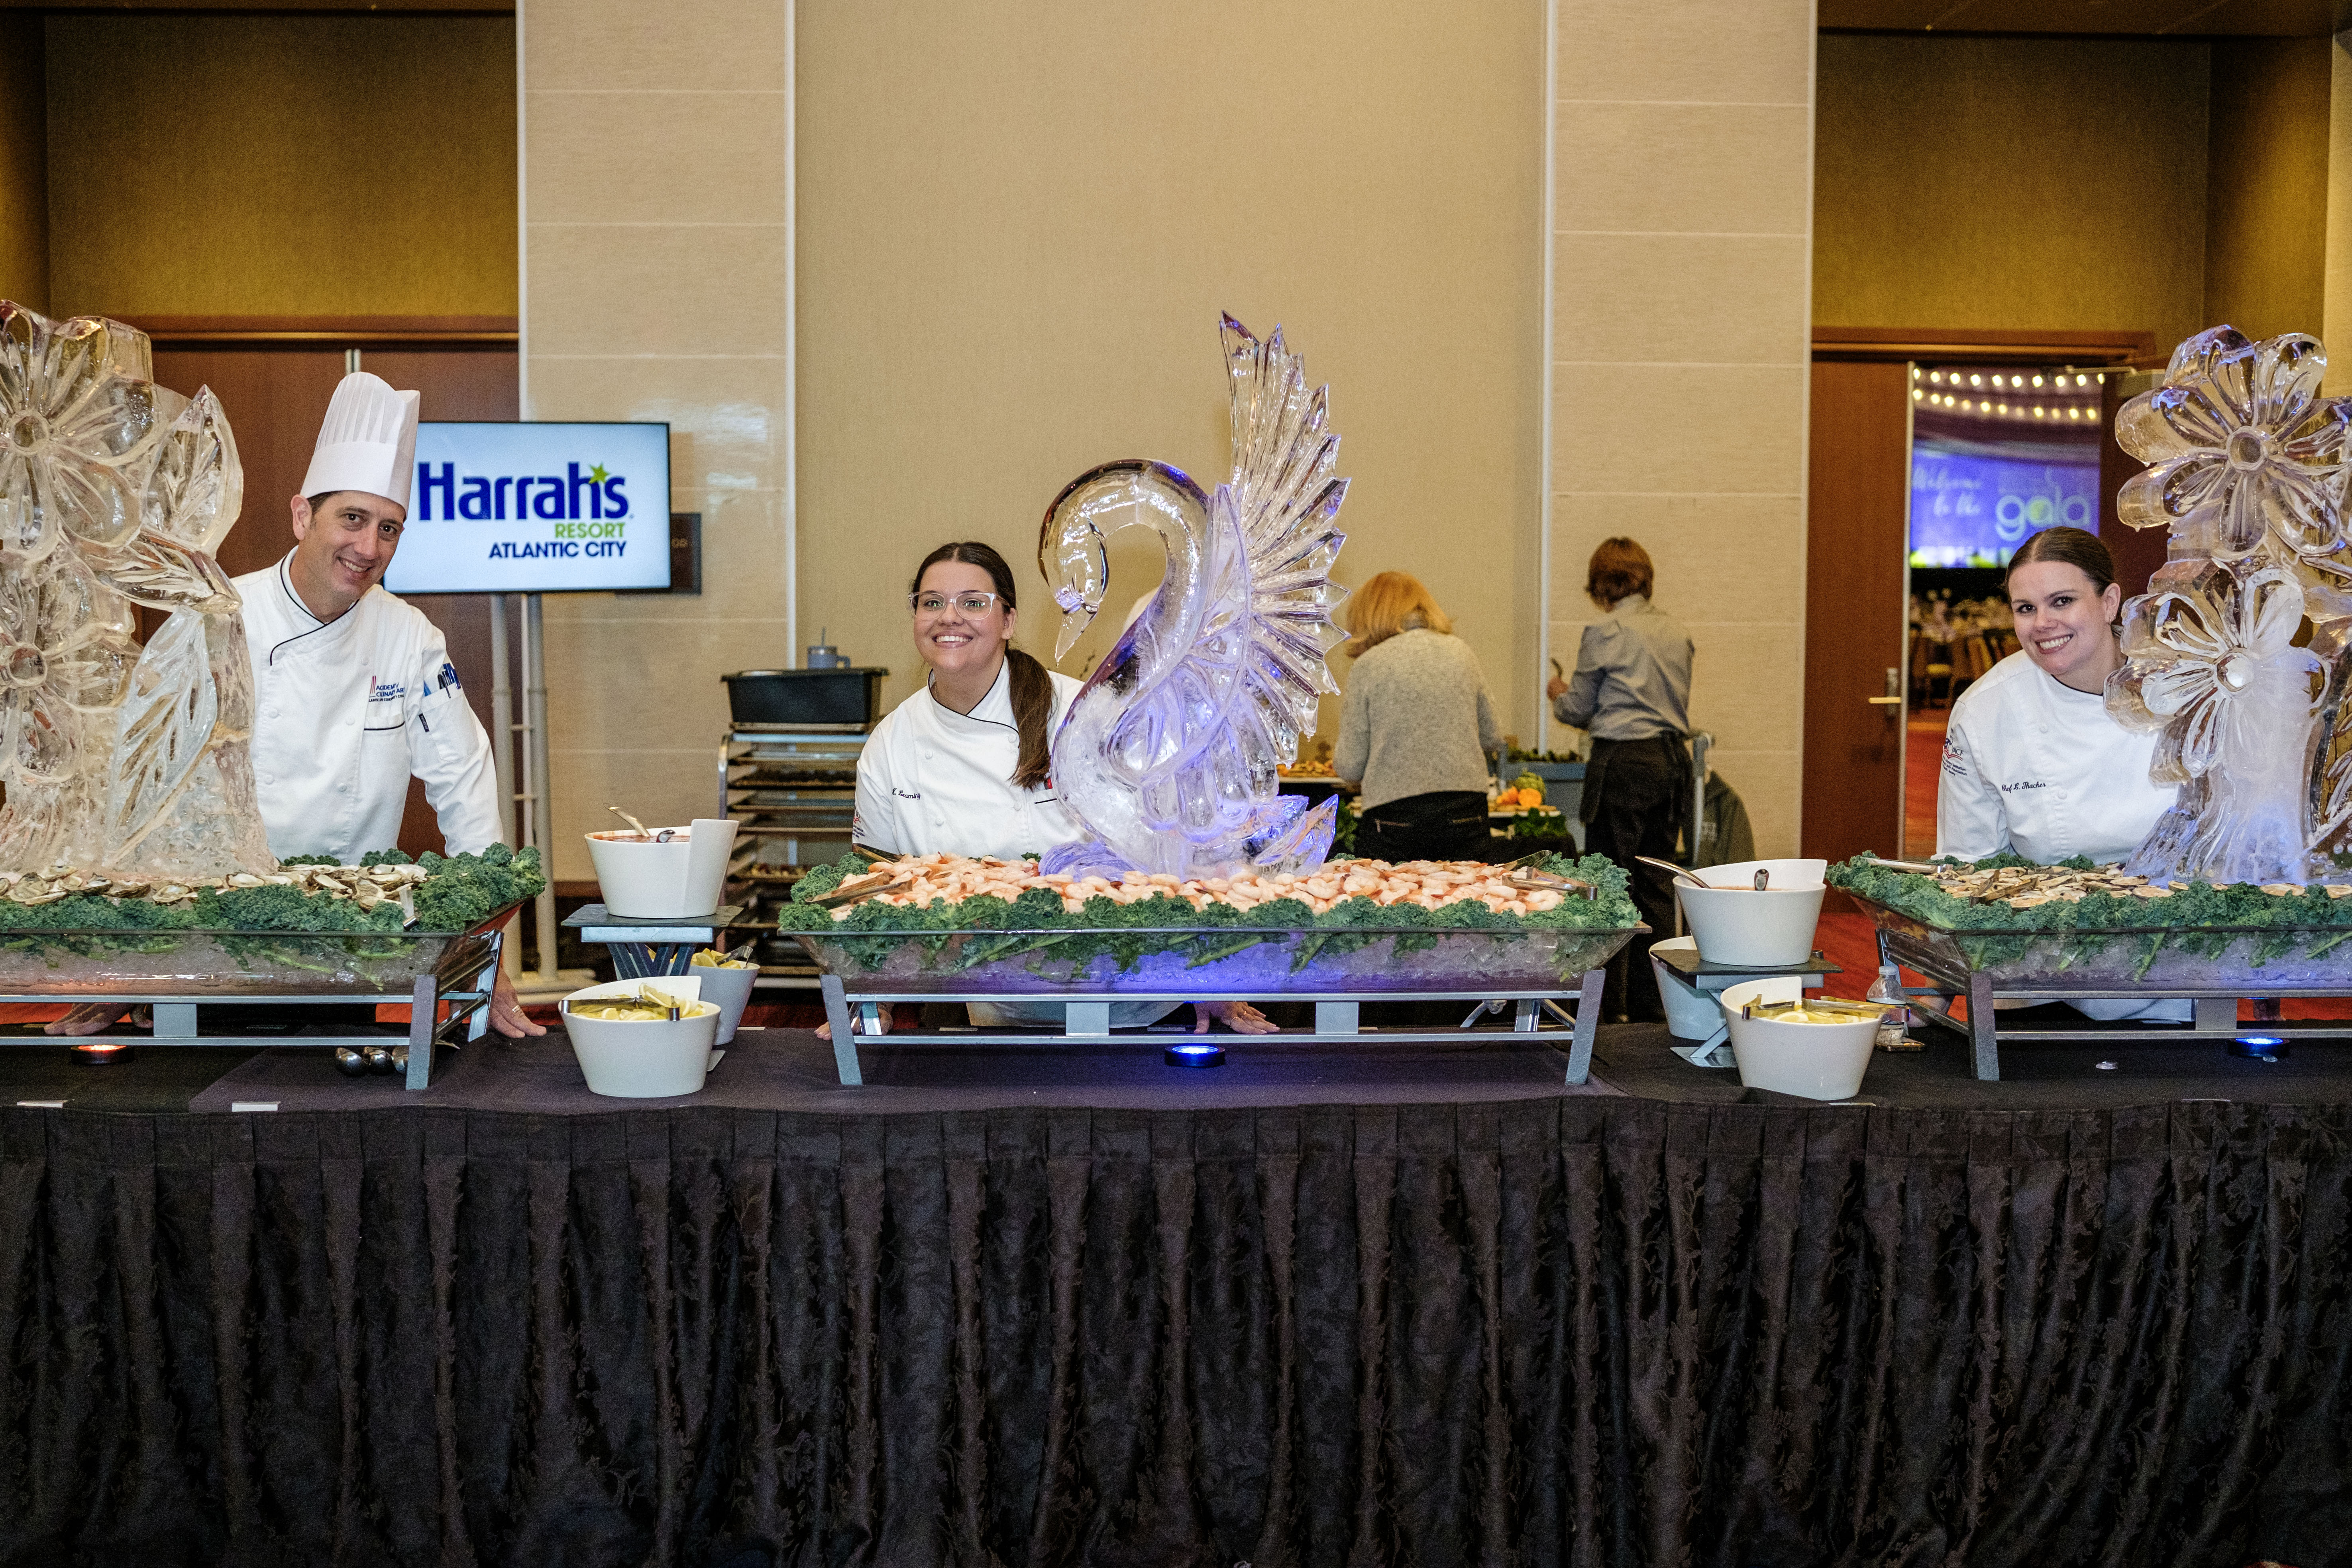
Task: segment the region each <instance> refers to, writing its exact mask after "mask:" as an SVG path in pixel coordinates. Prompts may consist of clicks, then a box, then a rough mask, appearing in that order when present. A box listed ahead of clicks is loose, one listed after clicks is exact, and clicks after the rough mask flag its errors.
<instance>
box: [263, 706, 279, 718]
mask: <svg viewBox="0 0 2352 1568" xmlns="http://www.w3.org/2000/svg"><path fill="white" fill-rule="evenodd" d="M261 713H262V717H264V718H266V719H275V718H277V717H278V710H277V709H275V708H264V709H263V710H261Z"/></svg>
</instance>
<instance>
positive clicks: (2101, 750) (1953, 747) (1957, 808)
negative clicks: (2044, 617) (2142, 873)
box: [1936, 651, 2178, 866]
mask: <svg viewBox="0 0 2352 1568" xmlns="http://www.w3.org/2000/svg"><path fill="white" fill-rule="evenodd" d="M2156 742H2157V737H2156V735H2155V733H2154V732H2153V731H2147V732H2137V731H2130V730H2126V729H2125V728H2124V727H2123V726H2122V725H2120V724H2118V723H2116V721H2114V720H2113V719H2111V718H2109V717H2108V716H2107V708H2106V703H2105V700H2104V699H2102V698H2101V697H2099V696H2098V695H2097V694H2096V693H2095V692H2089V691H2077V690H2075V689H2074V688H2073V687H2071V686H2068V685H2066V684H2065V683H2063V681H2061V680H2059V679H2057V678H2055V677H2054V676H2053V675H2051V674H2050V673H2049V672H2048V671H2046V670H2044V669H2043V668H2042V667H2041V666H2040V665H2038V664H2035V663H2034V662H2033V660H2032V658H2028V657H2027V656H2026V655H2025V654H2024V653H2023V652H2022V651H2020V652H2017V653H2013V654H2011V655H2010V656H2009V657H2008V658H2004V659H2002V660H2001V661H2000V663H1999V664H1996V665H1994V666H1993V667H1992V668H1991V669H1990V670H1989V671H1987V672H1986V673H1985V674H1984V675H1983V676H1982V677H1980V678H1979V679H1978V680H1977V681H1976V682H1975V683H1974V684H1973V685H1971V686H1970V687H1969V689H1967V690H1966V691H1964V692H1962V693H1960V700H1958V702H1955V703H1953V704H1952V722H1951V727H1950V728H1949V729H1948V731H1946V732H1945V737H1944V770H1943V777H1942V779H1941V780H1940V781H1939V782H1938V784H1937V790H1936V853H1937V854H1938V855H1956V856H1958V857H1959V858H1961V859H1963V860H1981V859H1983V858H1985V857H1986V856H1988V855H1997V854H1999V853H2000V852H2001V851H2002V850H2004V849H2008V850H2012V851H2014V852H2015V853H2017V854H2019V855H2022V856H2024V857H2025V858H2027V859H2029V860H2032V861H2036V862H2039V863H2040V864H2042V865H2044V866H2047V865H2051V864H2053V863H2054V862H2057V861H2060V860H2064V859H2068V858H2072V857H2074V856H2076V855H2087V856H2089V857H2090V858H2092V859H2093V860H2095V861H2096V862H2098V863H2099V864H2101V865H2105V864H2107V863H2108V862H2110V861H2116V860H2121V859H2123V858H2126V856H2128V855H2129V854H2130V853H2131V852H2132V851H2133V850H2135V849H2137V848H2138V847H2139V844H2140V840H2141V839H2143V838H2146V837H2147V835H2148V830H2149V829H2150V828H2152V827H2154V826H2156V819H2157V818H2158V817H2159V816H2163V815H2164V813H2165V811H2166V810H2167V809H2168V808H2169V807H2170V806H2171V805H2172V801H2173V796H2174V795H2176V794H2177V793H2178V790H2177V786H2175V785H2172V784H2152V783H2150V782H2149V780H2148V776H2147V768H2148V763H2149V761H2150V759H2151V758H2153V757H2154V756H2155V754H2156Z"/></svg>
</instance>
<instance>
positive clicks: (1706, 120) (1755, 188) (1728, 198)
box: [1558, 89, 1812, 234]
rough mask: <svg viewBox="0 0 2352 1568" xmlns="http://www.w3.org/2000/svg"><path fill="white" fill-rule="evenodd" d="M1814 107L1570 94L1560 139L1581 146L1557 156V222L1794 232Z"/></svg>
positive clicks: (1609, 228)
mask: <svg viewBox="0 0 2352 1568" xmlns="http://www.w3.org/2000/svg"><path fill="white" fill-rule="evenodd" d="M1594 90H1598V89H1594ZM1811 114H1812V110H1811V107H1810V106H1809V105H1807V104H1804V103H1801V102H1800V103H1723V104H1717V103H1698V104H1694V103H1621V102H1613V101H1612V102H1601V103H1588V102H1579V101H1573V100H1571V101H1567V102H1563V103H1561V104H1560V105H1559V111H1558V120H1559V128H1558V135H1559V146H1560V147H1561V148H1562V149H1563V150H1571V149H1572V150H1573V152H1574V156H1573V157H1570V158H1566V159H1564V160H1562V162H1561V163H1560V165H1559V212H1558V218H1559V226H1561V227H1562V228H1563V229H1580V230H1585V231H1590V232H1593V233H1609V232H1617V233H1626V232H1642V233H1655V234H1708V233H1713V234H1759V233H1770V234H1786V233H1788V232H1790V228H1789V223H1790V215H1792V214H1793V215H1796V216H1799V217H1801V216H1803V214H1804V211H1805V205H1806V200H1807V197H1806V192H1807V189H1808V182H1809V181H1810V180H1811V171H1812V148H1811V145H1810V144H1809V142H1808V140H1807V135H1808V132H1807V128H1808V126H1809V125H1810V124H1811ZM1797 232H1799V233H1802V232H1803V228H1802V225H1801V224H1800V225H1799V226H1798V229H1797Z"/></svg>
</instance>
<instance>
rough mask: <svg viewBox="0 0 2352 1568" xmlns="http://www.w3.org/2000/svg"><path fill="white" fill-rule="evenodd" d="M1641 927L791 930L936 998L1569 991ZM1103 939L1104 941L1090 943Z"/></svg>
mask: <svg viewBox="0 0 2352 1568" xmlns="http://www.w3.org/2000/svg"><path fill="white" fill-rule="evenodd" d="M1641 930H1643V927H1640V926H1626V927H1622V928H1611V929H1601V930H1589V931H1576V930H1561V929H1558V928H1549V929H1538V930H1532V931H1492V930H1478V929H1471V930H1463V931H1398V930H1396V929H1395V928H1394V927H1381V928H1378V929H1365V930H1357V929H1346V930H1332V929H1329V928H1327V927H1307V928H1292V929H1282V928H1276V929H1262V928H1257V927H1236V926H1208V927H1199V926H1164V927H1154V928H1149V929H1132V930H1119V931H1034V930H1032V931H925V932H919V933H912V934H909V933H906V932H900V931H839V932H834V933H825V932H822V931H793V932H792V933H790V934H792V935H793V936H794V937H797V938H798V939H799V941H800V943H801V945H802V947H803V948H804V949H806V950H807V952H808V954H809V956H810V957H811V958H812V959H814V960H815V962H816V964H817V966H818V967H819V968H820V969H823V970H824V971H825V973H829V974H836V975H839V976H840V977H841V978H842V980H843V982H844V983H845V984H846V985H847V987H848V988H849V989H850V990H852V991H856V990H858V989H860V988H861V987H865V988H873V989H888V990H892V991H897V992H900V993H905V992H927V991H928V992H936V993H938V994H942V995H961V994H970V993H986V994H1000V993H1001V994H1017V993H1022V992H1037V991H1070V990H1074V989H1076V990H1087V989H1094V988H1099V989H1101V990H1102V991H1103V992H1105V993H1106V994H1118V993H1120V992H1127V991H1169V990H1188V989H1190V990H1198V991H1201V992H1202V993H1210V992H1231V993H1234V994H1250V995H1265V994H1274V993H1279V992H1293V993H1298V994H1312V993H1315V992H1323V991H1449V992H1450V991H1478V990H1481V989H1488V988H1491V989H1492V990H1496V991H1556V990H1562V989H1566V990H1573V989H1575V986H1576V982H1577V979H1578V977H1580V976H1581V975H1582V974H1583V973H1585V972H1586V971H1587V970H1591V969H1598V968H1600V967H1601V965H1602V964H1604V963H1608V962H1609V960H1610V957H1611V956H1612V954H1614V953H1615V952H1617V950H1618V949H1619V948H1621V947H1622V946H1624V945H1625V943H1626V942H1628V941H1630V940H1631V939H1632V938H1633V933H1634V932H1635V931H1641ZM1106 942H1108V943H1111V944H1116V945H1115V946H1114V947H1113V949H1112V950H1111V951H1099V949H1100V948H1101V947H1102V945H1103V944H1104V943H1106Z"/></svg>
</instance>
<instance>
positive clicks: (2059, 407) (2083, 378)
mask: <svg viewBox="0 0 2352 1568" xmlns="http://www.w3.org/2000/svg"><path fill="white" fill-rule="evenodd" d="M2106 379H2107V378H2106V376H2105V374H2104V373H2099V372H2088V373H2085V372H2064V371H2056V372H2043V371H2035V372H2032V373H2030V374H2029V373H2027V372H2023V371H2020V372H2016V373H2014V374H2003V373H2001V372H1999V371H1992V372H1986V371H1962V370H1953V371H1945V370H1926V371H1923V370H1921V369H1919V368H1918V367H1917V366H1916V365H1915V366H1913V367H1912V370H1911V381H1912V386H1911V401H1912V402H1914V403H1920V404H1925V405H1928V406H1930V407H1937V408H1948V409H1950V410H1952V411H1953V412H1954V413H1958V414H1969V415H1974V416H1977V417H1979V418H1992V419H2018V420H2024V421H2028V422H2031V421H2032V420H2036V419H2039V420H2042V422H2044V423H2045V424H2051V423H2054V424H2067V423H2073V424H2077V425H2080V424H2085V423H2088V424H2093V425H2095V424H2097V423H2098V421H2099V401H2098V399H2099V391H2098V389H2099V388H2100V387H2101V386H2102V385H2103V384H2105V381H2106Z"/></svg>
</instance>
